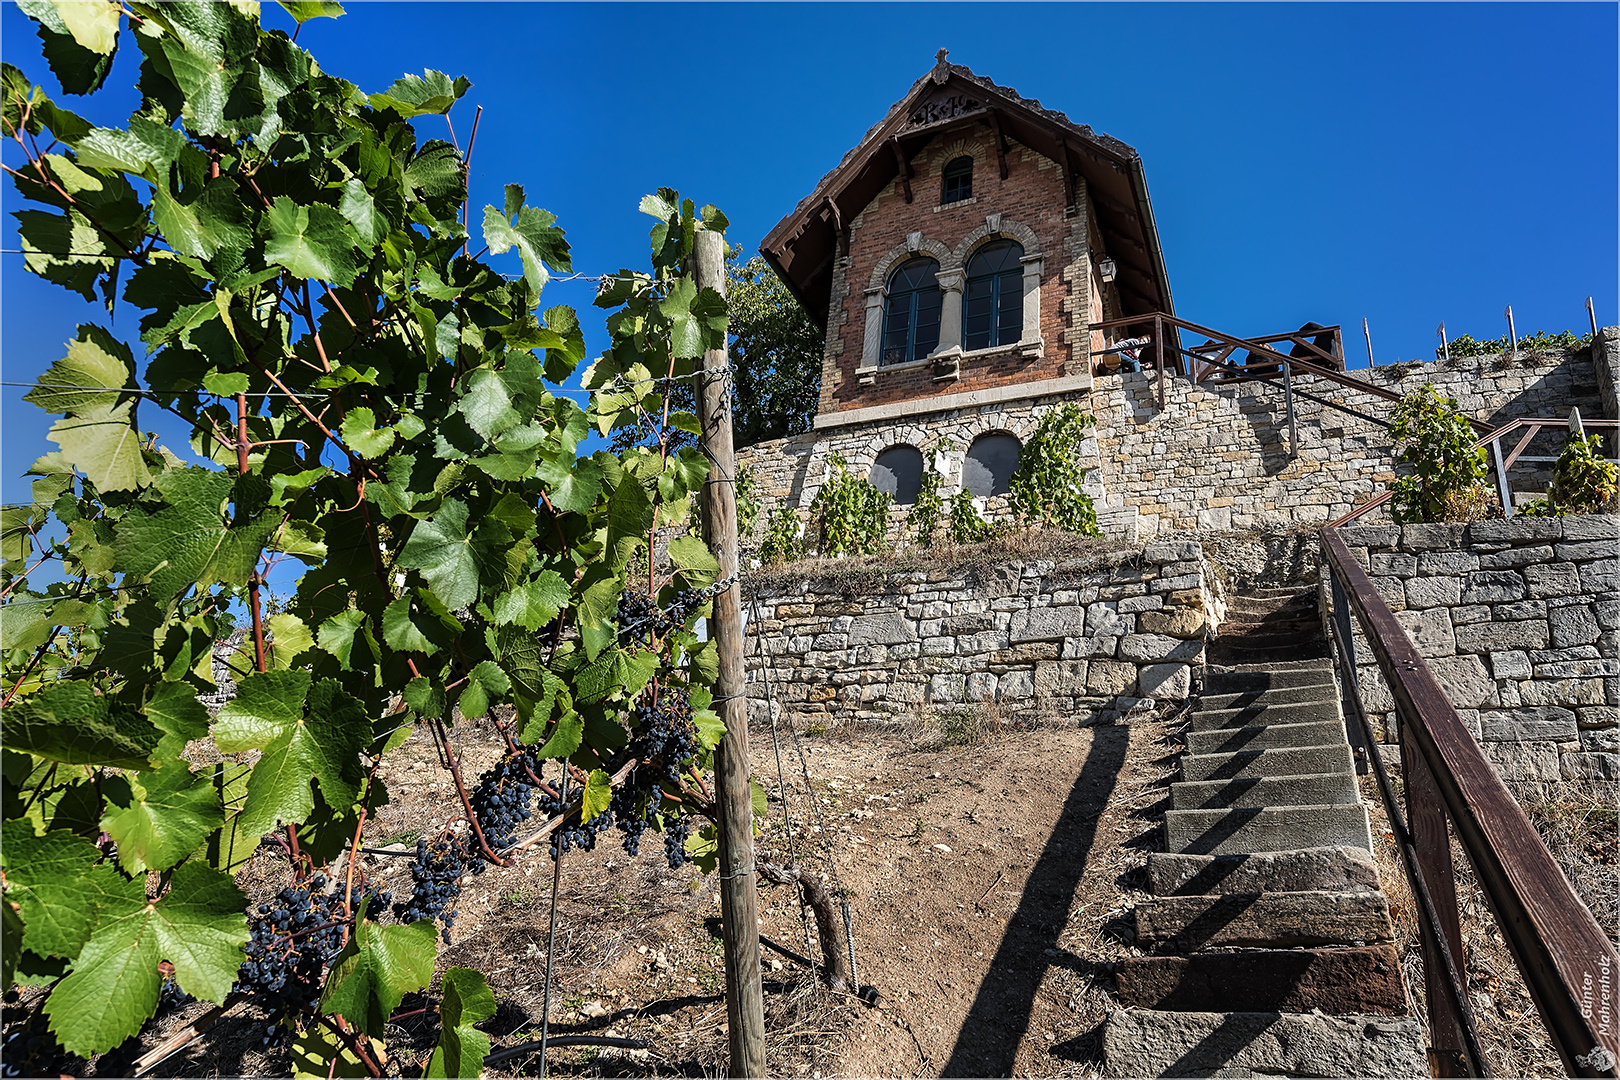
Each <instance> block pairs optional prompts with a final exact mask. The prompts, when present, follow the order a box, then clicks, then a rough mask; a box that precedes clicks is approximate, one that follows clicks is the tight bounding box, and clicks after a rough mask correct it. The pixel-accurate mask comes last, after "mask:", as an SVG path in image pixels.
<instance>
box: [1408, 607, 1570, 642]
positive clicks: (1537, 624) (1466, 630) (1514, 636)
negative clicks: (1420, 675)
mask: <svg viewBox="0 0 1620 1080" xmlns="http://www.w3.org/2000/svg"><path fill="white" fill-rule="evenodd" d="M1434 610H1436V611H1443V610H1445V609H1444V608H1436V609H1434ZM1456 643H1457V651H1458V652H1470V653H1486V652H1495V651H1496V650H1502V651H1512V650H1515V649H1544V648H1546V647H1547V622H1546V620H1545V619H1525V620H1524V621H1522V622H1493V623H1474V624H1473V625H1471V626H1459V627H1457V628H1456Z"/></svg>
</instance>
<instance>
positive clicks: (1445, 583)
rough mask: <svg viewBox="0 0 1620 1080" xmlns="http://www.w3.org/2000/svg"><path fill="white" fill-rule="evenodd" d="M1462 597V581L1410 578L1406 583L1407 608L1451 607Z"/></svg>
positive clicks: (1443, 578) (1440, 578) (1445, 578)
mask: <svg viewBox="0 0 1620 1080" xmlns="http://www.w3.org/2000/svg"><path fill="white" fill-rule="evenodd" d="M1461 596H1462V581H1461V580H1460V579H1458V578H1454V577H1428V578H1410V579H1408V580H1407V582H1406V606H1407V607H1409V608H1432V607H1453V606H1455V605H1456V603H1457V601H1458V600H1459V599H1460V598H1461Z"/></svg>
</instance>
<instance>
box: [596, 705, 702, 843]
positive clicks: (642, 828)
mask: <svg viewBox="0 0 1620 1080" xmlns="http://www.w3.org/2000/svg"><path fill="white" fill-rule="evenodd" d="M697 750H698V739H697V727H696V726H695V725H694V724H693V722H692V701H691V698H690V696H689V695H688V693H687V690H686V688H685V687H683V686H679V685H673V684H671V685H660V686H657V687H656V692H654V691H649V692H647V693H645V694H643V695H642V696H641V699H640V700H639V701H638V702H637V704H636V708H635V711H634V713H632V715H631V718H630V747H629V753H630V755H631V756H633V757H635V758H638V759H640V760H641V761H642V762H643V763H644V764H643V765H642V766H641V767H640V768H638V769H636V770H635V771H634V772H632V773H631V774H630V776H629V777H627V778H626V780H625V781H624V783H623V784H622V785H620V787H619V789H618V790H617V791H615V792H614V793H613V805H612V813H613V816H614V817H615V819H616V820H617V821H618V825H619V831H620V832H622V833H623V834H624V850H625V853H626V854H628V855H629V856H630V857H631V858H635V857H636V856H637V855H639V854H640V853H641V834H642V833H644V832H646V830H647V827H648V826H649V825H653V824H654V823H655V822H656V821H657V820H658V816H659V814H660V810H661V807H662V806H663V803H664V792H665V791H666V789H668V788H672V787H679V786H680V782H681V778H680V772H681V767H682V766H683V765H685V764H686V763H687V762H688V761H690V760H691V759H692V756H693V755H694V754H696V753H697ZM663 827H664V856H665V858H666V859H667V860H668V861H669V865H670V868H671V869H679V868H680V867H681V866H683V865H684V864H685V863H686V848H685V844H686V836H687V825H686V823H685V821H684V820H681V819H680V818H677V817H673V816H672V817H669V818H666V819H664V826H663Z"/></svg>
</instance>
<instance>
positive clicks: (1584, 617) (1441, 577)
mask: <svg viewBox="0 0 1620 1080" xmlns="http://www.w3.org/2000/svg"><path fill="white" fill-rule="evenodd" d="M1341 535H1342V536H1343V538H1344V541H1345V543H1346V544H1347V545H1348V546H1349V547H1350V548H1351V550H1352V552H1353V554H1354V555H1355V557H1356V559H1357V560H1358V561H1359V562H1360V563H1361V564H1362V565H1363V566H1364V567H1366V568H1367V571H1368V573H1369V574H1371V575H1372V578H1373V582H1374V584H1375V585H1376V586H1377V588H1378V591H1379V592H1380V594H1382V596H1383V597H1384V600H1385V602H1387V603H1388V604H1389V606H1390V607H1391V608H1392V609H1393V610H1394V611H1395V617H1396V618H1397V619H1399V620H1400V622H1401V624H1402V625H1403V626H1404V627H1405V628H1406V632H1407V634H1408V635H1410V636H1411V638H1412V641H1413V643H1414V644H1415V645H1416V646H1417V648H1418V651H1419V652H1421V653H1422V654H1423V655H1424V657H1425V658H1427V660H1428V663H1429V666H1430V668H1431V669H1432V670H1433V671H1434V673H1435V675H1436V677H1438V679H1439V681H1440V684H1441V685H1442V686H1443V687H1445V689H1446V692H1447V694H1448V696H1449V697H1450V698H1451V703H1452V704H1453V705H1454V706H1456V708H1457V711H1458V712H1459V713H1460V714H1461V716H1462V718H1463V720H1464V721H1465V722H1466V723H1467V724H1468V727H1469V729H1470V730H1471V731H1472V732H1473V733H1474V737H1475V738H1477V739H1479V740H1480V745H1481V746H1482V747H1483V748H1484V751H1485V756H1486V757H1487V758H1489V759H1490V760H1491V762H1492V763H1493V764H1495V766H1496V768H1497V770H1498V771H1499V772H1500V774H1501V776H1502V778H1503V779H1504V780H1507V781H1510V782H1511V781H1545V780H1577V779H1600V780H1617V779H1620V726H1617V722H1620V557H1617V555H1620V518H1616V517H1614V516H1612V515H1593V516H1589V517H1568V518H1549V519H1536V518H1516V519H1514V520H1511V521H1500V520H1499V521H1482V522H1476V523H1474V524H1472V525H1466V526H1465V525H1407V526H1404V527H1401V528H1395V527H1381V526H1362V527H1352V528H1346V529H1344V530H1343V531H1342V533H1341ZM1324 606H1325V605H1324ZM1361 633H1362V631H1361V630H1360V628H1359V627H1358V628H1357V637H1358V639H1359V638H1361ZM1356 660H1357V663H1358V664H1361V665H1367V666H1363V667H1361V668H1360V671H1359V675H1360V678H1361V686H1362V693H1363V695H1364V699H1365V701H1366V703H1367V711H1368V713H1369V718H1370V719H1371V720H1372V721H1373V726H1374V730H1375V731H1377V732H1380V733H1381V737H1382V739H1383V741H1385V742H1390V743H1393V742H1395V741H1396V740H1397V739H1398V736H1399V732H1398V730H1397V725H1396V722H1395V718H1394V716H1393V713H1392V712H1391V710H1392V709H1393V708H1394V701H1393V699H1392V698H1391V697H1390V693H1389V689H1388V687H1387V686H1386V685H1385V683H1384V680H1383V677H1382V675H1381V674H1380V673H1379V671H1378V668H1377V667H1376V663H1375V661H1374V660H1373V658H1372V652H1371V650H1370V649H1369V648H1368V646H1367V643H1366V641H1365V639H1361V640H1358V641H1357V645H1356Z"/></svg>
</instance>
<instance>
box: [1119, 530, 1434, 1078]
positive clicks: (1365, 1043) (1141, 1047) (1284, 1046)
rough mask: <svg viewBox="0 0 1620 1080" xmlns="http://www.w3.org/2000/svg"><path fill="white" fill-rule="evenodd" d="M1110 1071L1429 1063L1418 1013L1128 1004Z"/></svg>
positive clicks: (1275, 1071) (1253, 1070)
mask: <svg viewBox="0 0 1620 1080" xmlns="http://www.w3.org/2000/svg"><path fill="white" fill-rule="evenodd" d="M1346 531H1349V530H1346ZM1228 1004H1230V1003H1228ZM1102 1074H1103V1075H1104V1076H1428V1075H1429V1063H1428V1058H1427V1055H1426V1054H1425V1052H1424V1042H1423V1033H1422V1029H1421V1028H1420V1027H1419V1025H1418V1021H1417V1020H1416V1018H1413V1017H1387V1016H1324V1015H1317V1014H1313V1013H1284V1012H1227V1011H1224V1010H1223V1011H1219V1012H1160V1011H1158V1010H1155V1009H1128V1010H1121V1011H1119V1012H1115V1013H1113V1014H1111V1015H1110V1016H1109V1018H1108V1024H1107V1027H1106V1028H1105V1029H1104V1031H1103V1068H1102Z"/></svg>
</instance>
